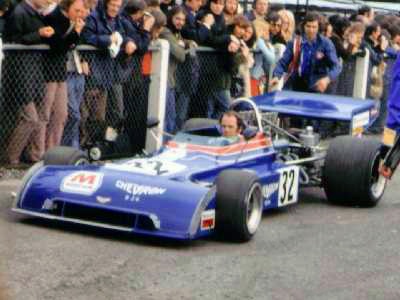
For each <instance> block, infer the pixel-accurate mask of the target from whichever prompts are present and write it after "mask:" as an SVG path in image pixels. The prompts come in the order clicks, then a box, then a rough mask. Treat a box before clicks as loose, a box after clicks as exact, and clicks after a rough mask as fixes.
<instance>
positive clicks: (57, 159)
mask: <svg viewBox="0 0 400 300" xmlns="http://www.w3.org/2000/svg"><path fill="white" fill-rule="evenodd" d="M88 163H89V160H88V158H87V155H86V154H85V153H84V152H82V151H81V150H78V149H76V148H73V147H67V146H58V147H54V148H52V149H50V150H49V151H47V152H46V153H45V155H44V156H43V164H44V165H73V166H78V165H84V164H88Z"/></svg>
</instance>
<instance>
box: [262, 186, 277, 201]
mask: <svg viewBox="0 0 400 300" xmlns="http://www.w3.org/2000/svg"><path fill="white" fill-rule="evenodd" d="M278 188H279V183H278V182H274V183H269V184H266V185H263V187H262V188H261V191H262V195H263V197H264V198H265V199H269V198H270V197H271V196H272V194H273V193H275V192H276V191H277V190H278Z"/></svg>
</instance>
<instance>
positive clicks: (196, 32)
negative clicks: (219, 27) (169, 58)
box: [182, 0, 214, 44]
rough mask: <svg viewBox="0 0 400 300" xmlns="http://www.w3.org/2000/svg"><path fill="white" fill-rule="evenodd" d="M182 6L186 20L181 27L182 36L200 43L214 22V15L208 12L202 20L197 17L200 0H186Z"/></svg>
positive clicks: (205, 37)
mask: <svg viewBox="0 0 400 300" xmlns="http://www.w3.org/2000/svg"><path fill="white" fill-rule="evenodd" d="M182 6H183V8H184V9H185V11H186V22H185V25H184V26H183V28H182V37H183V38H184V39H187V40H192V41H195V42H196V43H198V44H200V43H201V41H203V40H206V39H207V36H208V35H209V31H210V28H211V26H212V25H213V24H214V17H213V16H212V14H208V15H207V16H205V18H204V19H203V20H198V19H197V13H198V11H199V9H200V7H201V0H186V1H185V3H184V4H183V5H182Z"/></svg>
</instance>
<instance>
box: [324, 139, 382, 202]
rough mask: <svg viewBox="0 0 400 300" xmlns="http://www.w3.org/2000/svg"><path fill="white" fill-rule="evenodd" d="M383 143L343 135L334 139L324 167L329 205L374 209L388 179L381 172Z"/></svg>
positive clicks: (325, 187) (325, 188)
mask: <svg viewBox="0 0 400 300" xmlns="http://www.w3.org/2000/svg"><path fill="white" fill-rule="evenodd" d="M379 149H380V142H379V141H378V140H372V139H364V138H363V139H360V138H355V137H351V136H341V137H337V138H335V139H333V141H332V142H331V144H330V146H329V149H328V153H327V156H326V159H325V165H324V168H323V177H322V180H323V182H322V183H323V187H324V190H325V193H326V195H327V198H328V200H329V201H330V202H332V203H336V204H347V205H357V206H362V207H373V206H375V205H376V204H377V203H378V202H379V200H380V199H381V198H382V196H383V193H384V191H385V186H386V179H385V178H384V177H383V176H381V175H380V174H379V172H378V168H379V164H380V161H381V158H380V155H379Z"/></svg>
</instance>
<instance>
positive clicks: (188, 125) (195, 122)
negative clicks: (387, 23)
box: [182, 118, 218, 131]
mask: <svg viewBox="0 0 400 300" xmlns="http://www.w3.org/2000/svg"><path fill="white" fill-rule="evenodd" d="M217 124H218V120H214V119H207V118H192V119H189V120H187V121H186V122H185V123H184V124H183V126H182V131H189V130H195V129H202V128H207V127H211V126H214V125H217Z"/></svg>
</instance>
